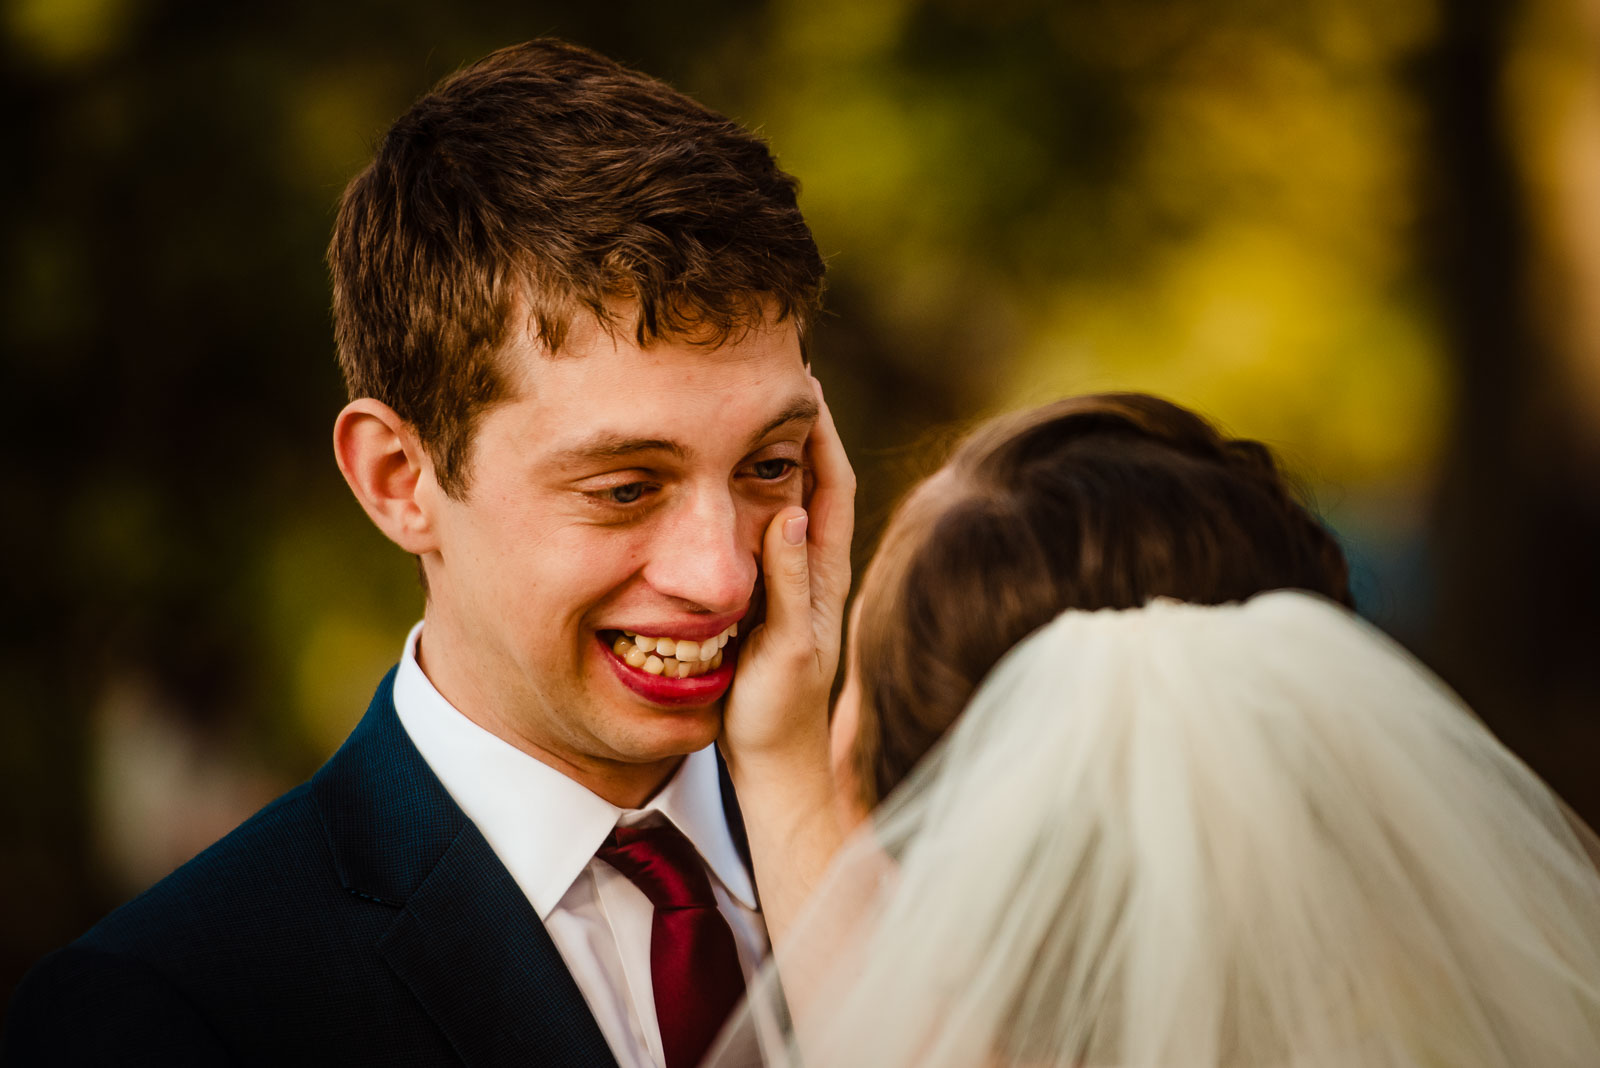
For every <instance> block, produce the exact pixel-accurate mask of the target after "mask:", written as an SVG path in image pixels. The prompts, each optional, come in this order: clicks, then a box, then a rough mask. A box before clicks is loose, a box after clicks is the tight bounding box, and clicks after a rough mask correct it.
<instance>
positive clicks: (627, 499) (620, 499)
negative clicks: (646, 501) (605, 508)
mask: <svg viewBox="0 0 1600 1068" xmlns="http://www.w3.org/2000/svg"><path fill="white" fill-rule="evenodd" d="M647 488H648V487H647V486H646V485H645V484H644V483H643V482H630V483H628V484H627V485H626V486H613V487H611V488H610V489H608V490H605V491H604V492H603V494H602V496H604V497H605V499H606V500H608V501H610V502H611V503H612V504H632V503H634V502H635V501H637V500H638V499H639V498H640V497H643V496H644V491H645V490H646V489H647Z"/></svg>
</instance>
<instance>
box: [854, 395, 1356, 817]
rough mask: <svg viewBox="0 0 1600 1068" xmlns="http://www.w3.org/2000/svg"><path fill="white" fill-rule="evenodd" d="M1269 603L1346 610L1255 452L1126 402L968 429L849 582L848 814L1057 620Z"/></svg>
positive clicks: (1269, 458) (1325, 557) (1103, 400)
mask: <svg viewBox="0 0 1600 1068" xmlns="http://www.w3.org/2000/svg"><path fill="white" fill-rule="evenodd" d="M1280 588H1295V589H1304V590H1311V591H1313V592H1316V593H1320V594H1322V595H1323V596H1325V597H1328V598H1330V599H1332V600H1335V601H1338V602H1340V603H1341V604H1345V605H1349V606H1353V602H1352V600H1351V597H1350V587H1349V577H1348V570H1347V568H1346V564H1345V559H1344V554H1343V552H1342V551H1341V550H1340V548H1339V545H1338V543H1337V542H1336V541H1335V540H1334V538H1333V536H1332V535H1331V534H1330V533H1329V532H1328V531H1327V529H1326V528H1324V527H1323V525H1322V524H1321V523H1320V522H1318V521H1317V519H1316V518H1314V517H1313V516H1312V515H1311V513H1310V512H1309V511H1307V510H1306V508H1305V507H1304V506H1303V505H1302V504H1301V503H1300V502H1299V501H1298V500H1297V499H1296V497H1295V495H1294V493H1292V492H1291V490H1290V488H1289V487H1288V485H1287V484H1286V482H1285V480H1284V478H1283V476H1282V474H1281V473H1280V471H1279V469H1278V465H1277V463H1276V461H1275V460H1274V458H1273V455H1272V453H1271V451H1270V450H1269V449H1268V448H1267V447H1266V446H1264V445H1262V444H1261V443H1259V442H1255V441H1248V440H1242V439H1229V438H1226V437H1224V436H1223V435H1221V434H1220V433H1219V432H1218V431H1217V430H1216V429H1215V428H1214V427H1212V426H1211V425H1210V424H1209V423H1207V422H1206V421H1205V420H1204V419H1202V418H1200V417H1199V416H1198V415H1195V414H1194V413H1193V412H1190V411H1187V410H1186V409H1183V408H1180V407H1178V406H1177V405H1175V404H1172V403H1170V402H1168V401H1164V400H1161V399H1159V398H1156V397H1151V396H1147V395H1144V394H1137V393H1107V394H1098V395H1093V396H1083V397H1073V398H1069V399H1067V400H1063V401H1059V402H1057V403H1055V404H1051V405H1047V406H1045V407H1043V408H1039V409H1036V410H1033V411H1029V412H1024V413H1021V414H1018V415H1013V416H1009V417H1003V418H1000V419H997V420H994V421H991V422H989V423H987V424H985V425H983V426H982V427H980V428H979V429H978V430H977V431H976V432H975V433H973V434H972V435H970V436H969V437H968V438H966V439H965V440H964V441H963V442H962V443H961V444H960V445H959V446H958V447H957V448H956V450H955V453H954V455H952V456H951V458H950V460H949V461H948V462H947V463H946V464H945V466H944V467H943V468H941V469H940V470H939V471H938V472H937V473H936V474H935V475H933V476H932V477H931V478H929V479H927V480H925V481H923V482H922V483H921V484H919V485H918V486H916V487H915V488H913V490H912V491H911V493H910V494H909V495H908V496H907V497H906V499H905V500H904V501H903V502H902V503H901V505H900V507H899V508H898V509H897V510H896V512H895V514H894V516H893V518H892V519H891V521H890V523H889V526H888V528H887V530H886V531H885V533H884V537H883V540H882V543H881V545H880V546H879V548H878V551H877V553H876V555H875V556H874V557H873V560H872V563H871V564H870V565H869V567H868V568H867V572H866V576H865V578H864V579H863V581H862V587H861V591H860V594H859V596H858V601H859V602H860V614H859V616H858V617H857V622H856V627H855V634H854V636H853V638H854V642H855V651H856V657H857V661H856V670H857V671H858V672H859V677H860V680H861V708H860V723H859V726H858V730H857V736H856V741H855V751H854V757H853V760H854V768H855V773H856V774H855V778H856V781H857V783H858V784H859V788H860V790H861V793H862V795H863V796H862V798H861V800H862V801H864V802H865V803H866V804H868V805H869V806H870V805H873V804H876V803H877V801H878V800H880V799H881V798H883V797H884V796H886V795H887V794H888V793H889V791H890V790H891V789H893V787H894V786H895V785H896V784H898V783H899V782H900V781H901V780H902V779H904V778H905V776H906V774H907V773H908V772H909V771H910V770H911V768H912V767H913V766H914V765H915V764H916V762H917V761H918V760H920V759H921V758H922V756H923V755H924V754H926V753H927V752H928V750H929V749H931V748H932V747H933V745H934V744H935V743H936V742H937V741H938V740H939V739H940V738H941V737H942V736H943V735H944V733H945V731H946V730H947V729H948V728H949V726H950V725H951V724H952V723H953V722H954V721H955V719H956V717H957V716H958V715H959V714H960V712H961V710H962V708H964V707H965V706H966V704H967V701H968V700H969V699H970V698H971V696H972V694H973V692H974V691H975V690H976V689H977V686H978V684H979V683H980V682H981V681H982V679H983V677H984V676H985V675H987V674H988V673H989V670H990V669H991V668H993V667H994V665H995V664H996V663H997V662H999V660H1000V658H1001V657H1002V656H1004V655H1005V653H1006V651H1007V650H1009V649H1010V648H1011V647H1012V646H1014V645H1016V644H1017V643H1018V642H1020V641H1021V640H1022V639H1023V638H1025V637H1026V636H1027V635H1029V634H1030V633H1032V632H1033V631H1035V630H1037V629H1038V628H1039V627H1041V626H1043V625H1044V624H1046V623H1048V622H1049V621H1050V620H1052V619H1054V618H1055V617H1056V615H1058V614H1059V613H1061V612H1063V611H1065V610H1066V609H1069V608H1079V609H1087V610H1094V609H1101V608H1134V607H1137V606H1139V605H1142V604H1144V603H1145V602H1146V601H1148V600H1150V599H1151V598H1155V597H1172V598H1176V599H1178V600H1182V601H1192V602H1195V603H1199V604H1221V603H1226V602H1229V601H1242V600H1244V599H1246V598H1248V597H1250V596H1252V595H1254V594H1257V593H1261V592H1263V591H1265V590H1270V589H1280Z"/></svg>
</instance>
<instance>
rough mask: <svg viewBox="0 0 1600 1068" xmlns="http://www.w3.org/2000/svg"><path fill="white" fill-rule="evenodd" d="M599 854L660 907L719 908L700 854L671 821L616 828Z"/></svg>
mask: <svg viewBox="0 0 1600 1068" xmlns="http://www.w3.org/2000/svg"><path fill="white" fill-rule="evenodd" d="M595 855H596V856H598V857H599V858H600V859H601V860H603V861H605V862H606V863H607V864H609V865H611V866H612V867H613V868H615V869H617V870H618V871H619V872H621V873H622V874H623V875H626V876H627V877H628V880H629V881H630V882H632V883H633V885H635V886H637V887H638V888H639V889H640V890H642V891H643V892H644V896H645V897H647V898H649V899H650V904H652V905H654V906H655V907H656V908H658V909H688V908H713V909H714V908H716V907H717V899H716V895H714V894H713V893H712V892H711V878H710V876H708V875H707V874H706V870H705V866H704V865H703V864H702V863H701V861H700V854H699V853H697V852H695V848H694V846H693V845H692V844H690V842H689V839H687V838H685V837H684V836H683V832H682V831H679V830H678V828H676V827H674V826H673V825H672V824H670V823H657V824H651V825H649V826H643V827H641V826H634V827H616V828H613V829H612V831H611V833H610V834H609V835H608V836H607V837H606V841H605V844H604V845H602V846H601V847H600V849H599V852H598V853H596V854H595Z"/></svg>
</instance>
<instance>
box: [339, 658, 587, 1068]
mask: <svg viewBox="0 0 1600 1068" xmlns="http://www.w3.org/2000/svg"><path fill="white" fill-rule="evenodd" d="M393 686H394V672H393V671H391V672H390V673H389V675H388V676H387V677H385V678H384V680H383V682H382V683H381V684H380V685H379V687H378V692H377V694H376V695H375V696H374V697H373V699H372V705H371V707H369V708H368V710H367V714H366V716H365V717H364V718H363V719H362V721H361V723H360V724H359V725H358V726H357V727H356V730H355V731H354V732H353V733H352V734H351V736H350V738H349V740H348V741H346V742H345V744H344V746H343V747H341V748H340V750H339V752H337V753H335V754H334V756H333V757H332V759H330V760H329V761H328V763H327V764H326V765H325V766H324V767H323V768H322V770H321V771H319V772H318V773H317V774H316V776H315V777H314V778H313V779H312V793H313V795H314V796H315V797H316V800H317V805H318V808H319V809H320V810H321V813H322V818H323V823H324V826H325V828H326V829H327V833H328V841H329V845H330V847H331V849H332V851H333V855H334V863H335V865H336V867H337V868H338V872H339V876H340V878H341V880H342V882H343V884H344V887H345V889H347V890H348V891H349V892H350V893H352V894H355V895H357V896H359V897H362V898H365V899H367V900H370V901H374V902H377V903H379V904H382V905H387V906H389V907H391V908H393V909H395V910H396V917H395V922H394V924H393V925H392V926H391V927H390V928H389V930H388V931H387V932H386V933H385V934H384V935H383V937H382V938H380V939H379V941H378V943H377V946H376V949H377V952H378V953H379V955H380V956H382V957H383V959H384V960H385V961H386V962H387V963H388V964H389V966H390V967H391V968H392V969H393V970H394V972H395V974H396V975H397V976H398V977H399V978H400V980H401V981H402V982H403V983H404V984H405V985H406V987H407V988H408V989H409V990H410V991H411V992H412V994H413V995H414V996H415V997H416V999H417V1001H418V1003H419V1004H420V1005H421V1007H422V1009H423V1011H424V1012H426V1013H427V1014H428V1016H429V1017H430V1018H432V1019H433V1021H434V1022H435V1023H436V1024H437V1025H438V1027H439V1028H440V1030H441V1031H443V1032H444V1034H445V1036H446V1037H447V1038H448V1039H449V1041H450V1042H451V1044H452V1045H453V1046H454V1047H455V1049H456V1051H457V1052H458V1053H459V1054H460V1055H461V1058H462V1060H463V1061H465V1062H466V1063H468V1064H471V1065H494V1064H518V1065H527V1064H543V1063H558V1064H564V1065H565V1064H571V1065H595V1066H605V1068H614V1066H615V1063H616V1062H615V1060H614V1058H613V1057H612V1054H611V1050H610V1048H609V1047H608V1046H607V1045H606V1042H605V1039H604V1038H603V1037H602V1035H601V1034H600V1028H599V1025H598V1024H596V1023H595V1021H594V1016H593V1014H591V1013H590V1011H589V1007H588V1005H587V1003H585V1002H584V1000H583V995H582V994H581V993H579V991H578V986H577V984H576V983H575V982H574V981H573V979H572V976H571V974H570V973H569V972H568V971H567V968H566V964H565V962H563V961H562V959H561V955H560V953H559V952H557V950H556V947H555V944H554V943H553V942H552V941H551V940H550V936H549V934H548V933H547V932H546V931H545V929H544V926H543V924H541V923H540V922H539V918H538V915H537V914H536V913H535V912H534V910H533V907H532V906H531V905H530V904H529V903H528V900H527V897H526V896H525V895H524V894H523V893H522V890H521V888H520V887H518V886H517V884H516V881H515V880H514V879H512V878H511V874H510V873H509V872H507V871H506V869H505V865H503V864H501V863H500V861H499V858H497V857H496V856H495V854H494V851H493V850H492V849H490V848H489V844H488V843H487V842H486V841H484V838H483V835H482V834H480V833H479V832H478V829H477V827H476V826H474V825H473V823H472V822H471V821H470V820H468V819H467V817H466V814H465V813H463V812H462V811H461V809H460V807H459V806H457V805H456V803H455V802H454V801H453V800H451V798H450V795H449V793H448V792H447V791H446V790H445V788H444V786H443V785H442V784H441V783H440V782H439V780H438V777H437V776H435V775H434V774H433V771H432V769H430V768H429V767H428V765H427V762H426V761H424V760H423V759H422V755H421V754H420V753H418V752H417V749H416V747H415V746H414V745H412V743H411V739H410V737H409V736H408V735H407V734H406V733H405V729H404V728H403V727H401V725H400V721H399V718H398V717H397V716H396V715H395V712H394V701H393Z"/></svg>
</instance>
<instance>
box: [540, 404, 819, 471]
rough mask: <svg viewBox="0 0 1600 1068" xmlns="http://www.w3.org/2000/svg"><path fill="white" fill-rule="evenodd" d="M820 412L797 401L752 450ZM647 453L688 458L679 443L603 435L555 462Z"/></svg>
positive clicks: (754, 441)
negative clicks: (778, 430)
mask: <svg viewBox="0 0 1600 1068" xmlns="http://www.w3.org/2000/svg"><path fill="white" fill-rule="evenodd" d="M820 411H821V409H820V408H818V407H817V401H816V398H815V397H796V398H795V399H794V400H792V401H790V402H789V403H788V404H787V405H785V406H784V409H783V410H782V411H781V412H779V413H778V414H777V415H776V416H774V417H773V418H772V420H771V421H770V422H769V423H767V425H766V426H764V427H762V428H761V429H760V430H758V431H756V433H755V435H754V436H753V437H751V439H750V444H751V447H752V448H753V447H754V446H755V445H756V444H757V443H759V442H760V441H761V439H762V438H764V437H766V436H767V435H768V434H770V433H772V432H773V431H774V430H777V429H778V428H779V427H781V426H785V425H786V424H789V423H795V422H799V421H801V420H815V419H816V418H817V415H818V413H819V412H820ZM644 452H664V453H667V454H669V455H671V456H672V457H674V458H675V459H679V460H681V459H683V458H684V455H685V453H684V448H683V446H682V445H679V444H678V443H677V442H675V441H667V440H665V439H662V438H631V437H628V436H627V435H626V434H614V433H610V432H607V431H601V432H600V433H598V434H595V435H592V436H591V437H588V438H585V439H584V440H582V441H580V442H578V443H577V444H576V445H572V446H569V447H568V448H565V449H562V450H561V451H560V452H557V453H555V454H554V455H553V456H552V457H551V459H552V460H553V461H554V462H555V463H558V464H577V463H594V462H606V461H610V460H620V459H622V458H624V457H627V456H635V455H637V454H639V453H644Z"/></svg>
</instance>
